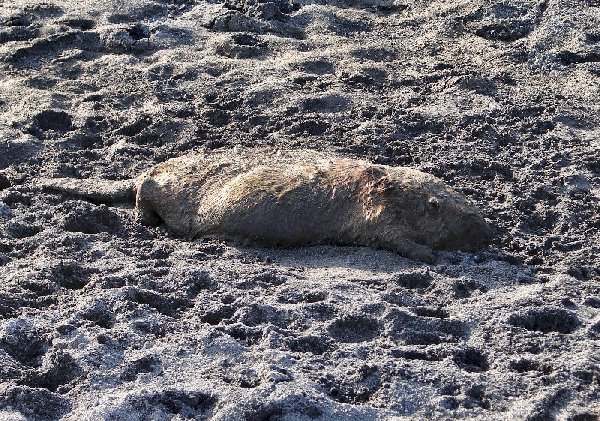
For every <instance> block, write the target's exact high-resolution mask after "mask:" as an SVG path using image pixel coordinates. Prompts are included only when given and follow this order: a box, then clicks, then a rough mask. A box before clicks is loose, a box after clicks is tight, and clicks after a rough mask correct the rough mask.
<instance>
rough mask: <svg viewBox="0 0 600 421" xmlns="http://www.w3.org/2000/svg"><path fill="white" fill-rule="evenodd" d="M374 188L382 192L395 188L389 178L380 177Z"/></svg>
mask: <svg viewBox="0 0 600 421" xmlns="http://www.w3.org/2000/svg"><path fill="white" fill-rule="evenodd" d="M373 186H374V187H375V188H376V189H377V190H378V191H381V192H385V191H389V190H392V189H393V187H394V185H393V183H391V182H390V179H389V178H388V177H387V176H383V177H379V179H377V181H375V183H373Z"/></svg>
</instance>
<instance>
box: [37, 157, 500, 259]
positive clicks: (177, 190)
mask: <svg viewBox="0 0 600 421" xmlns="http://www.w3.org/2000/svg"><path fill="white" fill-rule="evenodd" d="M42 185H43V186H44V188H45V189H48V190H54V191H61V192H66V193H70V194H73V195H77V196H80V197H84V198H88V199H90V200H93V201H97V202H104V203H109V204H110V203H118V202H128V201H131V202H133V200H134V198H135V205H136V210H137V213H138V215H139V217H140V218H141V221H142V222H143V223H145V224H154V223H158V222H160V221H164V222H165V223H166V224H167V226H168V227H169V228H170V229H172V230H173V231H174V232H175V233H177V234H178V235H181V236H185V237H187V238H197V237H206V236H214V237H220V238H229V239H235V240H240V241H253V242H256V243H258V244H261V245H266V246H300V245H311V244H339V245H362V246H369V247H375V248H384V249H389V250H393V251H396V252H398V253H400V254H402V255H404V256H407V257H410V258H415V259H419V260H424V261H430V260H432V258H433V254H432V250H475V249H478V248H480V247H483V246H485V245H486V244H487V243H488V241H489V239H490V236H491V230H490V228H489V226H488V225H487V223H486V222H485V220H484V219H483V217H482V216H481V214H480V213H479V212H478V211H477V210H476V209H475V208H474V207H473V206H472V205H470V204H469V203H468V202H467V201H466V200H465V198H464V197H463V196H462V195H460V194H459V193H457V192H455V191H454V190H452V189H451V188H449V187H448V186H446V185H445V184H444V183H443V182H442V181H441V180H440V179H438V178H436V177H434V176H432V175H429V174H426V173H423V172H421V171H417V170H414V169H410V168H406V167H391V166H386V165H376V164H372V163H369V162H366V161H362V160H355V159H347V158H342V157H338V156H331V155H325V154H322V153H319V152H316V151H287V152H275V151H273V150H265V149H260V150H259V149H240V150H233V151H231V150H230V151H222V152H198V153H193V154H188V155H185V156H182V157H179V158H175V159H171V160H168V161H166V162H164V163H162V164H159V165H157V166H156V167H154V168H152V169H151V170H149V171H148V172H146V173H145V174H143V175H141V176H140V177H138V178H137V179H136V180H135V181H133V180H132V181H130V182H100V181H98V180H94V181H84V180H74V179H52V180H44V181H43V182H42Z"/></svg>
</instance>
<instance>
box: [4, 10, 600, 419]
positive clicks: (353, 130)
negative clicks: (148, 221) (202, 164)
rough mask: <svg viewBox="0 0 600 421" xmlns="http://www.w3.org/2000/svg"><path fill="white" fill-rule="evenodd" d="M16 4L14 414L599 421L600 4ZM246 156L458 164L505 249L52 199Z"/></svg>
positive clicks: (7, 117)
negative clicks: (374, 242) (267, 152)
mask: <svg viewBox="0 0 600 421" xmlns="http://www.w3.org/2000/svg"><path fill="white" fill-rule="evenodd" d="M0 3H1V4H0V72H1V75H2V77H1V78H0V279H1V280H2V282H0V285H1V286H0V414H1V417H3V418H6V419H11V420H13V419H31V420H59V419H67V420H85V419H89V420H96V419H130V420H146V419H160V420H163V419H165V420H167V419H215V420H244V419H249V420H255V419H283V420H308V419H316V420H331V419H336V420H337V419H341V420H349V419H354V420H379V419H414V420H422V419H481V420H487V419H514V420H545V419H558V420H571V421H575V420H590V419H596V418H597V417H598V414H599V411H600V408H598V402H600V384H599V380H598V372H599V369H600V361H599V360H598V355H599V352H598V350H599V348H600V319H599V318H600V288H599V286H598V285H599V276H600V275H599V274H600V261H599V259H598V253H599V251H600V243H599V241H600V240H599V236H598V229H599V227H600V213H599V211H598V208H599V202H600V188H599V183H600V179H599V177H600V175H599V171H600V155H599V154H600V152H599V151H600V144H599V142H598V139H600V129H599V127H600V109H599V103H598V97H599V95H600V92H599V90H598V89H599V88H598V87H599V86H600V83H599V81H600V68H599V66H600V57H599V52H598V48H599V46H600V34H599V32H598V28H600V6H599V5H598V2H597V1H594V0H582V1H578V2H565V1H562V0H548V1H527V2H525V1H520V0H506V1H492V0H490V1H482V0H481V1H480V0H459V1H427V2H423V1H406V2H399V1H394V2H389V1H377V2H369V1H359V0H347V1H346V2H341V1H339V2H337V1H336V2H334V1H328V2H324V1H309V0H302V1H295V0H266V1H252V0H245V1H238V0H226V1H221V0H217V1H210V2H209V1H202V0H161V1H158V0H156V1H154V0H131V1H120V0H97V1H93V2H91V1H74V0H51V1H45V2H39V1H25V0H15V1H10V2H7V1H4V2H0ZM235 147H238V148H242V149H247V148H254V147H275V148H279V149H282V150H295V151H297V150H307V149H310V150H318V151H319V152H320V153H323V154H325V155H340V156H343V157H347V158H351V159H359V160H365V161H368V162H373V163H376V164H384V165H390V166H393V167H398V166H405V167H410V168H413V169H415V170H419V171H423V172H425V173H430V174H433V175H434V176H436V177H438V178H439V179H441V180H443V181H444V183H446V184H447V185H451V186H452V187H453V188H454V189H455V190H456V191H457V192H459V193H460V194H462V195H464V196H465V197H466V198H467V200H468V201H469V202H470V203H473V205H474V206H475V207H476V208H477V209H478V210H479V211H480V212H481V213H482V214H483V217H484V218H485V219H486V220H487V221H489V223H490V225H491V226H493V227H494V230H495V235H494V238H493V240H492V244H491V246H490V247H489V248H488V249H486V250H482V251H476V252H461V251H450V252H449V251H442V252H438V256H437V260H436V262H435V263H433V264H425V263H422V262H418V261H415V260H411V259H407V258H404V257H402V256H399V255H398V254H396V253H392V252H389V251H386V250H374V249H371V248H365V247H356V246H324V245H323V246H316V247H301V248H293V249H282V248H261V247H258V246H254V245H249V246H245V247H244V246H240V245H236V244H232V243H228V242H225V241H221V240H215V239H212V240H204V241H202V240H197V241H188V240H186V239H182V238H179V237H177V236H174V235H172V233H171V232H170V231H169V230H168V229H166V228H165V226H164V225H159V226H158V227H146V226H143V225H141V224H139V223H137V222H136V221H135V220H133V219H132V217H131V216H132V212H131V208H128V207H127V205H119V206H106V205H102V204H95V203H92V202H90V201H86V200H78V199H65V197H64V196H61V195H57V194H53V193H49V192H40V191H39V190H38V189H37V188H36V187H35V183H36V180H40V179H43V178H52V179H54V178H76V179H87V180H113V181H120V182H123V183H124V185H127V184H128V180H131V179H134V178H135V177H136V176H138V175H140V174H142V173H144V172H145V171H148V170H149V169H151V168H153V167H154V166H155V165H157V163H160V162H166V161H168V160H169V159H171V158H174V157H179V156H182V155H185V154H186V153H188V152H190V151H202V150H206V151H215V150H222V151H224V153H228V152H229V151H232V150H234V148H235ZM211 153H212V152H211Z"/></svg>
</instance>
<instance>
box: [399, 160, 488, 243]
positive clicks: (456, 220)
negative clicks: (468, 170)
mask: <svg viewBox="0 0 600 421" xmlns="http://www.w3.org/2000/svg"><path fill="white" fill-rule="evenodd" d="M403 180H404V181H403V183H401V186H402V187H401V189H402V202H403V206H398V212H399V215H398V217H400V218H401V219H402V221H403V222H404V225H405V226H406V228H407V230H408V231H409V232H410V233H413V235H414V238H413V241H415V242H417V243H419V244H424V245H427V246H428V247H431V248H433V249H438V250H465V251H472V250H477V249H480V248H482V247H484V246H486V245H488V244H489V242H490V240H491V238H492V229H491V228H490V226H489V225H488V224H487V223H486V221H485V219H484V218H483V216H482V215H481V214H480V213H479V212H478V210H477V209H476V208H475V207H474V206H473V205H471V204H470V203H469V202H468V201H467V200H466V199H465V197H464V196H462V195H461V194H460V193H458V192H456V191H454V190H453V189H451V188H450V187H448V186H446V185H445V184H444V183H443V182H442V181H441V180H440V179H438V178H436V177H434V176H432V175H429V174H425V173H422V172H420V171H414V170H410V174H405V177H403Z"/></svg>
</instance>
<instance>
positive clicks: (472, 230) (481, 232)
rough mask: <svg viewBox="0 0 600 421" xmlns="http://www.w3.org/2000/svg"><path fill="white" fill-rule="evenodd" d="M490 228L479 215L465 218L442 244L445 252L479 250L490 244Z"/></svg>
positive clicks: (491, 232)
mask: <svg viewBox="0 0 600 421" xmlns="http://www.w3.org/2000/svg"><path fill="white" fill-rule="evenodd" d="M492 236H493V231H492V228H491V227H490V226H489V225H488V224H487V222H485V220H484V219H483V218H482V217H481V216H479V215H469V216H467V217H465V218H464V219H463V220H462V221H461V224H460V225H459V226H457V227H456V229H455V230H453V232H452V235H451V236H450V238H448V239H447V240H446V241H445V242H444V243H445V244H444V245H443V247H441V248H443V249H445V250H463V251H474V250H479V249H482V248H484V247H486V246H487V245H489V244H490V242H491V240H492Z"/></svg>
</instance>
